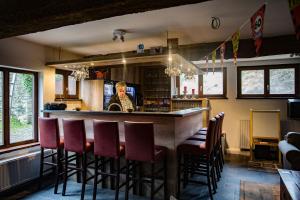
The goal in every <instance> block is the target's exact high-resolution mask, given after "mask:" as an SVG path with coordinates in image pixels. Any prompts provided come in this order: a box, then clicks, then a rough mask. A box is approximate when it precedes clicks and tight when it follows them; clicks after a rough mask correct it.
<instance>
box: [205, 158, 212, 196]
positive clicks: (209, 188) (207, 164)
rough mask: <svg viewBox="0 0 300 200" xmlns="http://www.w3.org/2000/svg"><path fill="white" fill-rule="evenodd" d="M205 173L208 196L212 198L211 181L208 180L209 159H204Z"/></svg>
mask: <svg viewBox="0 0 300 200" xmlns="http://www.w3.org/2000/svg"><path fill="white" fill-rule="evenodd" d="M206 174H207V185H208V191H209V196H210V198H211V199H213V196H212V191H211V182H210V170H209V161H206Z"/></svg>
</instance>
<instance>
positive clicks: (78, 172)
mask: <svg viewBox="0 0 300 200" xmlns="http://www.w3.org/2000/svg"><path fill="white" fill-rule="evenodd" d="M76 168H80V156H79V154H78V153H76ZM76 179H77V183H81V181H82V180H81V174H80V171H77V173H76Z"/></svg>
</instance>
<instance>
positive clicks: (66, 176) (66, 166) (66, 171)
mask: <svg viewBox="0 0 300 200" xmlns="http://www.w3.org/2000/svg"><path fill="white" fill-rule="evenodd" d="M67 179H68V151H65V168H64V184H63V190H62V195H63V196H65V195H66V188H67Z"/></svg>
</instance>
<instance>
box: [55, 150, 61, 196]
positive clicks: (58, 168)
mask: <svg viewBox="0 0 300 200" xmlns="http://www.w3.org/2000/svg"><path fill="white" fill-rule="evenodd" d="M56 152H57V154H56V155H57V157H56V158H57V159H56V181H55V186H54V194H57V189H58V182H59V177H60V175H59V173H60V161H61V151H60V149H57V150H56Z"/></svg>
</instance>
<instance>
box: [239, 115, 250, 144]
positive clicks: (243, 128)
mask: <svg viewBox="0 0 300 200" xmlns="http://www.w3.org/2000/svg"><path fill="white" fill-rule="evenodd" d="M249 132H250V120H240V149H250V135H249Z"/></svg>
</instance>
